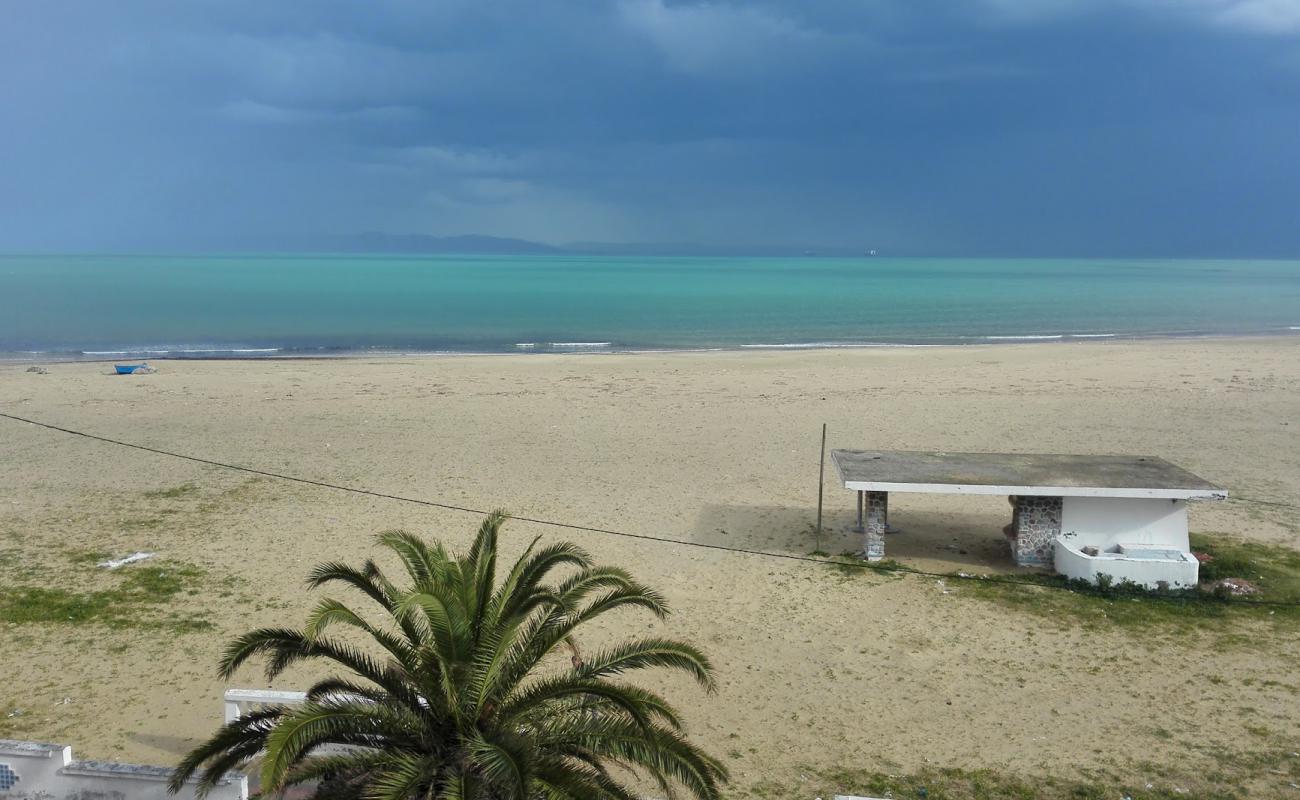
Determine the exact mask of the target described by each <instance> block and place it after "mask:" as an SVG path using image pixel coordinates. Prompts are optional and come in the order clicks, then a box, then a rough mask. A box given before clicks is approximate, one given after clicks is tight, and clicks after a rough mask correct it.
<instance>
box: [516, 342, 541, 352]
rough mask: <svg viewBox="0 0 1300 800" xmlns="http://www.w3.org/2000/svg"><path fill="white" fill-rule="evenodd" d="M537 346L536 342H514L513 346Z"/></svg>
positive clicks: (523, 347) (521, 348)
mask: <svg viewBox="0 0 1300 800" xmlns="http://www.w3.org/2000/svg"><path fill="white" fill-rule="evenodd" d="M536 346H537V342H515V347H518V348H519V349H520V350H530V349H532V348H534V347H536Z"/></svg>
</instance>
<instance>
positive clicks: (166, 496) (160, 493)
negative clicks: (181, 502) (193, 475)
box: [144, 483, 199, 500]
mask: <svg viewBox="0 0 1300 800" xmlns="http://www.w3.org/2000/svg"><path fill="white" fill-rule="evenodd" d="M198 493H199V487H197V486H195V485H194V484H192V483H182V484H181V485H180V486H173V487H171V488H170V489H155V490H153V491H151V492H145V493H144V496H145V497H147V498H149V499H150V500H177V499H180V498H182V497H191V496H193V495H196V494H198Z"/></svg>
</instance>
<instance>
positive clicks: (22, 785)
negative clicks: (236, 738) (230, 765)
mask: <svg viewBox="0 0 1300 800" xmlns="http://www.w3.org/2000/svg"><path fill="white" fill-rule="evenodd" d="M0 767H3V769H0V775H3V776H4V778H5V780H4V781H3V782H0V787H3V786H5V785H6V784H8V783H12V785H10V786H8V788H7V789H5V788H0V800H38V798H39V800H171V799H172V798H174V797H176V798H181V800H193V798H194V783H193V782H191V783H190V784H188V785H187V786H186V787H185V788H184V789H183V790H182V791H181V793H180V794H177V795H170V794H168V793H167V781H168V780H169V779H170V778H171V769H170V768H169V767H144V766H137V765H134V764H118V763H115V762H104V761H74V760H73V758H72V748H71V747H68V746H67V745H61V744H43V743H40V742H20V741H13V740H9V739H0ZM14 776H16V777H17V780H13V777H14ZM208 797H209V798H210V800H247V798H248V779H247V778H245V777H244V776H242V775H230V776H227V780H226V781H225V782H223V783H220V784H218V785H217V786H216V787H214V788H213V790H212V791H211V792H210V793H209V794H208Z"/></svg>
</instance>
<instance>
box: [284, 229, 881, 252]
mask: <svg viewBox="0 0 1300 800" xmlns="http://www.w3.org/2000/svg"><path fill="white" fill-rule="evenodd" d="M269 249H272V250H285V251H304V250H305V251H316V252H341V253H411V254H417V253H429V254H458V255H602V256H746V255H750V256H808V255H816V256H860V255H864V254H865V253H866V252H867V251H866V250H865V249H861V248H858V249H853V248H844V247H819V246H814V245H711V244H694V243H690V242H570V243H567V244H562V245H551V244H543V243H542V242H533V241H528V240H527V239H510V238H505V237H500V236H477V235H466V236H426V235H423V234H418V233H410V234H394V233H375V232H369V233H360V234H349V235H339V236H326V237H320V238H318V239H306V238H304V239H301V240H293V241H281V242H277V243H275V244H274V245H272V246H270V248H269Z"/></svg>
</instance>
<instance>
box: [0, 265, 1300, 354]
mask: <svg viewBox="0 0 1300 800" xmlns="http://www.w3.org/2000/svg"><path fill="white" fill-rule="evenodd" d="M1260 333H1291V334H1300V262H1297V261H1187V260H1178V261H1153V260H1032V259H1014V260H1006V259H890V258H866V257H864V258H684V257H671V258H670V257H663V258H645V257H625V258H611V257H595V256H592V257H567V256H511V257H502V256H352V255H348V256H212V257H195V256H0V353H4V354H5V356H4V357H6V358H33V357H35V358H51V357H56V356H58V357H69V358H76V357H90V358H113V357H120V356H123V355H134V354H142V355H153V356H155V357H157V356H160V355H163V354H170V355H187V356H193V357H202V356H210V357H219V356H222V355H235V354H238V355H259V354H261V355H277V354H278V355H293V354H302V355H312V354H335V353H351V352H358V351H361V352H367V351H375V350H382V351H392V350H396V351H429V352H435V351H448V350H450V351H486V352H517V351H556V350H559V351H582V350H592V349H652V348H704V347H746V346H755V345H768V346H773V345H778V346H806V345H820V346H831V345H855V344H872V343H907V344H939V343H970V342H988V341H1022V340H1029V339H1033V338H1038V337H1041V338H1044V339H1050V338H1060V337H1064V338H1070V337H1084V336H1099V337H1100V336H1116V337H1126V336H1155V335H1195V334H1260ZM34 354H39V355H34Z"/></svg>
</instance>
